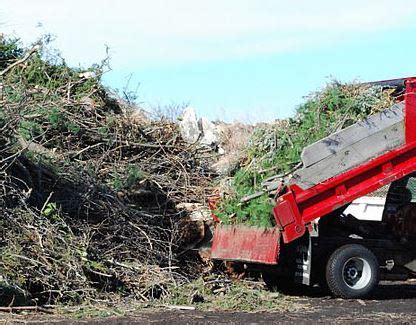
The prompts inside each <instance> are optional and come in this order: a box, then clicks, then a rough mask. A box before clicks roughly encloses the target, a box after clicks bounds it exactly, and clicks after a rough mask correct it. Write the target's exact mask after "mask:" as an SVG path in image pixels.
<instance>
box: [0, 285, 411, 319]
mask: <svg viewBox="0 0 416 325" xmlns="http://www.w3.org/2000/svg"><path fill="white" fill-rule="evenodd" d="M293 299H294V303H296V304H299V305H300V306H302V305H304V308H301V310H298V311H295V312H288V311H282V312H273V313H271V312H254V313H247V312H224V311H208V312H207V311H198V310H181V311H172V310H159V311H152V312H150V311H144V312H143V311H141V312H140V313H137V314H136V313H134V314H132V315H130V316H123V317H108V318H93V319H91V318H90V319H83V320H69V319H62V318H59V317H55V316H46V315H33V314H32V315H26V316H23V315H11V314H5V315H2V317H1V318H0V320H1V321H3V322H4V323H8V322H13V321H14V322H18V323H29V324H40V323H43V324H45V323H50V322H53V323H59V324H77V323H84V324H85V323H92V324H134V323H136V324H225V323H232V324H270V323H276V322H289V323H298V322H303V323H316V322H325V323H327V322H333V323H354V324H355V323H368V322H375V323H385V322H388V323H398V324H411V323H416V308H415V305H416V282H402V283H397V282H396V283H389V282H385V283H381V284H380V285H379V287H378V289H377V290H376V291H375V292H374V294H373V295H372V296H371V297H369V298H368V299H354V300H342V299H334V298H331V297H329V296H326V295H324V294H323V293H322V292H321V291H318V290H317V289H311V290H309V292H307V293H306V295H303V296H299V297H294V298H293Z"/></svg>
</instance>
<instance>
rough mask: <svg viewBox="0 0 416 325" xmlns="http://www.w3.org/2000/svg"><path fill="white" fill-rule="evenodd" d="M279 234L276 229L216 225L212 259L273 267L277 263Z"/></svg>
mask: <svg viewBox="0 0 416 325" xmlns="http://www.w3.org/2000/svg"><path fill="white" fill-rule="evenodd" d="M279 238H280V232H279V230H278V229H277V228H271V229H261V228H253V227H246V226H225V225H221V224H219V225H217V227H216V229H215V232H214V238H213V242H212V258H213V259H220V260H227V261H239V262H249V263H262V264H269V265H274V264H277V263H278V255H279Z"/></svg>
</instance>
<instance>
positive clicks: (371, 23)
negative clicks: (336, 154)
mask: <svg viewBox="0 0 416 325" xmlns="http://www.w3.org/2000/svg"><path fill="white" fill-rule="evenodd" d="M2 3H3V6H2V8H1V9H0V23H2V24H3V25H2V26H1V27H2V30H4V31H6V32H11V31H15V32H16V33H17V34H18V35H19V36H22V37H23V38H24V39H25V40H27V41H29V40H33V38H35V37H36V36H37V35H39V34H41V33H44V32H50V33H52V34H55V35H56V36H57V47H59V48H60V49H61V50H62V52H63V53H64V54H65V55H66V56H69V58H70V60H71V62H89V61H90V62H92V61H96V60H97V59H99V58H101V57H102V55H103V45H104V44H107V45H109V46H110V48H111V49H112V56H113V64H114V65H117V66H120V67H122V66H124V67H128V66H131V65H132V64H137V65H143V64H161V63H162V64H164V63H170V62H183V61H197V60H212V59H226V58H230V57H244V56H251V55H255V54H259V53H268V54H270V53H282V52H288V51H292V50H294V49H301V48H305V47H310V46H316V45H320V44H327V43H329V42H337V41H340V40H342V39H343V38H344V37H346V36H348V35H355V37H362V35H364V34H365V33H373V32H382V31H384V30H388V29H392V28H400V27H401V26H404V25H409V24H415V23H414V17H415V13H416V1H407V0H396V1H394V3H393V2H392V1H386V0H378V1H376V0H367V1H362V0H360V1H358V0H350V1H343V2H340V1H329V0H316V1H302V0H298V1H292V2H289V1H278V0H227V1H224V0H211V1H203V0H175V1H171V0H152V1H150V0H124V1H123V0H119V1H113V0H111V1H110V0H70V1H68V0H60V1H56V0H37V1H23V0H3V1H2ZM39 23H41V25H42V27H39ZM36 26H38V27H36Z"/></svg>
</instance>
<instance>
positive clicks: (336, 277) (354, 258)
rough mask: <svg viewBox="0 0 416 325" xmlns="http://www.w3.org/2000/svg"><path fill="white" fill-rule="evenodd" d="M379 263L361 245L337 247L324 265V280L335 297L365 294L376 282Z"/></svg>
mask: <svg viewBox="0 0 416 325" xmlns="http://www.w3.org/2000/svg"><path fill="white" fill-rule="evenodd" d="M379 272H380V271H379V264H378V261H377V258H376V257H375V256H374V254H373V253H372V252H371V251H370V250H369V249H367V248H365V247H364V246H362V245H357V244H350V245H345V246H342V247H340V248H338V249H337V250H336V251H335V252H334V253H332V255H331V257H330V258H329V260H328V263H327V265H326V282H327V284H328V288H329V290H330V291H331V292H332V294H333V295H334V296H336V297H341V298H346V299H350V298H360V297H365V296H367V295H368V294H369V293H370V292H371V291H372V290H373V289H374V288H375V287H376V286H377V284H378V279H379Z"/></svg>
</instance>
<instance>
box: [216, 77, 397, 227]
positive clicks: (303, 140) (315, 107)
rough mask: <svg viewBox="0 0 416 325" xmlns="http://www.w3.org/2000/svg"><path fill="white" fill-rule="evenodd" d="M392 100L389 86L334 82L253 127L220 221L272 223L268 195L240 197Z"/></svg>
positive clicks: (295, 165) (287, 173) (287, 171)
mask: <svg viewBox="0 0 416 325" xmlns="http://www.w3.org/2000/svg"><path fill="white" fill-rule="evenodd" d="M394 102H395V99H394V96H392V90H388V89H382V88H381V87H380V86H377V87H376V86H368V85H362V84H340V83H338V82H335V81H334V82H331V83H329V84H328V85H327V86H326V87H325V88H324V89H323V90H322V91H320V92H317V93H313V94H311V95H310V96H309V97H307V99H306V102H305V103H304V104H302V105H300V106H299V107H298V109H297V112H296V115H295V117H294V118H289V119H287V120H280V121H276V122H275V123H272V124H267V125H262V126H260V127H257V128H256V129H255V130H254V132H253V134H252V136H251V138H250V139H249V142H248V145H247V146H246V148H245V154H244V157H243V158H242V159H241V160H240V164H239V168H238V169H237V171H236V172H235V174H234V175H233V177H232V179H231V181H230V182H229V183H228V186H227V187H226V191H225V192H226V195H225V199H224V200H223V201H222V203H221V205H220V207H219V209H218V213H217V214H218V216H219V217H220V219H221V220H222V222H224V223H246V224H249V225H253V226H260V227H271V226H273V223H274V219H273V217H272V216H271V208H272V206H273V200H272V199H270V198H268V197H267V195H263V196H261V197H257V198H255V199H253V200H249V201H247V202H245V203H242V201H245V200H244V199H243V198H246V197H248V196H252V195H253V193H255V192H257V191H260V190H261V189H262V183H263V182H264V181H265V180H268V179H270V178H273V179H279V178H280V179H281V180H284V179H287V177H290V174H291V173H292V172H293V171H294V170H295V169H296V168H299V167H301V164H300V161H301V160H300V155H301V153H302V150H303V148H304V147H306V146H307V145H309V144H312V143H314V142H316V141H318V140H319V139H322V138H324V137H326V136H328V135H330V134H332V133H334V132H336V131H339V130H341V129H343V128H346V127H348V126H350V125H352V124H354V123H355V122H357V121H359V120H362V119H364V118H365V117H367V116H368V115H371V114H374V113H377V112H379V111H381V110H383V109H386V108H389V107H390V106H392V105H393V104H394ZM276 174H277V175H276ZM254 196H256V195H254ZM242 199H243V200H242Z"/></svg>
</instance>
